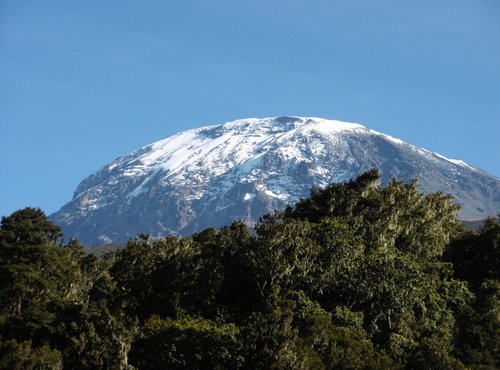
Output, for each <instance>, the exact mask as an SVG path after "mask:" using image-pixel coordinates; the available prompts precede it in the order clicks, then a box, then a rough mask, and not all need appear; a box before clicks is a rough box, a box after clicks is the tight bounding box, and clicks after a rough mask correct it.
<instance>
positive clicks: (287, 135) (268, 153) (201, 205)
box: [53, 117, 500, 243]
mask: <svg viewBox="0 0 500 370" xmlns="http://www.w3.org/2000/svg"><path fill="white" fill-rule="evenodd" d="M373 167H377V168H380V169H381V170H382V175H383V180H384V181H387V180H388V179H389V178H390V177H392V176H396V177H398V178H403V179H406V180H409V179H411V178H413V177H417V176H418V177H419V178H420V184H421V188H422V190H423V191H424V192H433V191H438V190H441V191H447V190H448V191H450V190H451V193H452V194H453V195H455V196H456V197H457V200H458V201H459V202H461V203H462V204H463V205H464V206H465V207H464V210H466V211H467V212H466V213H464V215H465V216H466V217H482V216H484V215H485V214H490V213H491V212H493V211H494V210H495V212H496V211H498V210H499V208H500V207H499V200H498V192H496V194H493V195H495V196H496V198H495V200H494V201H493V202H491V201H489V200H488V199H489V198H488V197H487V196H484V195H482V194H483V193H484V192H481V191H480V189H477V191H474V192H472V193H470V192H467V193H466V192H465V191H464V190H463V189H462V187H463V186H464V184H466V186H467V187H468V189H470V188H471V186H472V187H473V188H474V187H478V186H479V185H478V182H477V181H476V179H477V178H480V179H482V180H481V181H482V182H481V185H482V186H484V184H485V183H487V184H488V185H487V186H489V187H493V188H494V189H497V190H498V187H499V182H498V179H496V178H492V177H489V176H488V175H487V174H485V173H484V172H482V171H480V170H478V169H476V168H473V167H471V166H469V165H467V164H466V163H464V162H462V161H458V160H452V159H448V158H445V157H443V156H441V155H439V154H436V153H432V152H429V151H427V150H425V149H422V148H418V147H416V146H413V145H410V144H407V143H405V142H403V141H401V140H399V139H396V138H393V137H391V136H388V135H385V134H382V133H378V132H376V131H373V130H369V129H367V128H366V127H364V126H363V125H360V124H357V123H348V122H341V121H335V120H327V119H323V118H317V117H273V118H262V119H258V118H247V119H240V120H237V121H232V122H226V123H224V124H220V125H212V126H206V127H201V128H197V129H192V130H188V131H184V132H181V133H178V134H176V135H173V136H170V137H167V138H165V139H162V140H159V141H157V142H155V143H152V144H150V145H147V146H144V147H142V148H140V149H138V150H137V151H135V152H133V153H131V154H129V155H127V156H125V157H122V158H118V159H117V160H115V161H113V162H111V163H110V164H108V165H107V166H104V167H103V168H102V169H101V170H100V171H98V172H97V173H95V174H93V175H91V176H89V177H88V178H86V179H84V180H83V181H82V183H81V184H80V185H79V186H78V188H77V190H76V191H75V195H74V198H73V200H72V201H71V202H69V203H68V204H66V205H65V206H64V207H63V208H62V209H61V210H60V211H59V212H57V213H56V214H54V215H53V219H54V220H55V221H56V222H58V223H59V224H61V225H62V226H63V230H64V231H66V234H68V233H69V235H73V236H76V237H78V238H79V239H81V240H83V241H84V242H87V243H89V242H92V243H93V242H99V241H104V242H109V241H117V240H118V241H122V240H124V239H127V238H129V237H133V236H134V235H135V233H136V232H148V233H151V234H153V235H155V236H156V235H165V234H168V233H174V234H178V233H184V234H186V233H191V232H194V231H200V230H202V229H203V228H205V227H208V226H215V227H218V226H222V225H224V224H228V223H230V222H231V221H232V220H235V219H240V220H243V221H245V222H247V223H249V224H252V223H253V222H255V221H256V220H257V219H258V218H259V217H260V216H262V215H263V214H265V213H267V212H269V211H271V210H273V209H281V208H283V207H284V206H285V205H286V204H291V203H294V202H296V201H297V200H298V199H299V198H300V197H305V196H308V194H309V191H310V189H311V187H313V186H326V185H327V184H329V183H331V182H338V181H345V180H348V179H350V178H353V177H355V176H357V175H358V174H359V173H360V172H363V171H365V170H367V169H369V168H373ZM471 184H473V185H471ZM471 194H473V195H471ZM479 194H481V195H479ZM490 198H491V197H490ZM495 202H496V203H495Z"/></svg>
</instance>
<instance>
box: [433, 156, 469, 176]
mask: <svg viewBox="0 0 500 370" xmlns="http://www.w3.org/2000/svg"><path fill="white" fill-rule="evenodd" d="M432 154H434V155H435V156H436V157H439V158H441V159H444V160H445V161H448V162H450V163H453V164H456V165H458V166H462V167H466V168H468V169H470V170H472V171H476V172H477V169H476V168H474V167H472V166H470V165H468V164H467V163H465V162H464V161H462V160H461V159H451V158H446V157H445V156H444V155H441V154H439V153H432Z"/></svg>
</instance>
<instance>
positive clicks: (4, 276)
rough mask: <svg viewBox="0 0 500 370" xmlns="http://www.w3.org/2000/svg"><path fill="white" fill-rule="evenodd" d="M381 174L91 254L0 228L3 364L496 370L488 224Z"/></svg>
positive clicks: (46, 225) (42, 235)
mask: <svg viewBox="0 0 500 370" xmlns="http://www.w3.org/2000/svg"><path fill="white" fill-rule="evenodd" d="M456 211H457V206H456V205H455V204H454V203H453V200H452V199H451V198H450V197H449V196H445V195H443V194H439V193H436V194H429V195H423V194H421V193H419V191H418V189H417V183H416V182H415V181H414V182H411V183H409V184H405V183H403V182H401V181H397V180H392V181H391V182H389V184H387V185H386V186H382V185H380V182H379V174H378V171H376V170H372V171H369V172H367V173H365V174H362V175H361V176H360V177H358V178H357V179H354V180H352V181H349V182H345V183H340V184H331V185H329V186H327V187H326V188H324V189H319V188H316V189H313V190H312V191H311V196H310V197H309V198H307V199H302V200H300V201H299V202H298V203H297V204H295V205H292V206H290V207H288V208H287V209H286V210H284V211H281V212H275V213H273V214H269V215H266V216H264V217H262V219H261V221H260V222H259V223H258V224H257V225H255V227H254V228H252V229H250V228H248V227H247V226H246V225H244V224H242V223H240V222H234V223H233V224H231V225H229V226H227V227H223V228H221V229H220V230H215V229H207V230H204V231H202V232H200V233H197V234H194V235H192V236H190V237H172V236H169V237H165V238H162V239H158V240H151V238H149V237H148V236H147V235H139V236H138V238H137V239H136V240H131V241H129V243H128V244H127V246H126V247H125V248H123V249H120V250H116V251H112V252H109V253H107V254H106V255H104V256H103V257H97V256H95V255H93V254H91V253H88V252H87V251H86V250H85V249H84V248H82V247H81V246H80V245H79V243H78V241H76V240H70V241H69V242H68V243H67V244H65V245H63V244H62V238H61V233H60V229H59V228H58V227H57V226H56V225H54V224H52V223H51V222H50V221H49V220H48V219H47V218H46V216H45V214H44V213H43V212H42V211H41V210H39V209H34V208H26V209H23V210H20V211H16V212H14V213H13V214H12V215H11V216H8V217H4V218H3V219H2V223H1V228H0V359H1V360H0V368H6V369H42V368H44V369H46V368H48V369H61V368H69V369H102V368H109V369H158V368H172V369H332V368H335V369H467V368H477V369H494V368H498V367H500V355H499V352H498V343H500V338H499V335H500V334H499V333H500V321H499V317H500V315H499V314H500V305H499V302H500V301H499V295H500V281H499V269H498V266H499V258H500V255H499V240H500V225H499V222H498V219H490V220H488V221H487V222H486V223H485V225H484V226H483V227H482V228H481V229H479V230H477V231H465V229H464V228H463V226H462V224H461V222H460V221H458V220H457V219H456V217H455V214H456Z"/></svg>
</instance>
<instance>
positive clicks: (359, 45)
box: [0, 0, 500, 215]
mask: <svg viewBox="0 0 500 370" xmlns="http://www.w3.org/2000/svg"><path fill="white" fill-rule="evenodd" d="M278 115H302V116H307V115H311V116H319V117H325V118H332V119H338V120H345V121H351V122H359V123H362V124H364V125H365V126H367V127H368V128H371V129H374V130H377V131H381V132H384V133H386V134H390V135H392V136H395V137H398V138H401V139H403V140H405V141H407V142H410V143H412V144H415V145H419V146H422V147H424V148H427V149H429V150H432V151H436V152H438V153H441V154H443V155H445V156H447V157H452V158H460V159H463V160H465V161H466V162H468V163H470V164H472V165H475V166H478V167H480V168H482V169H484V170H486V171H488V172H490V173H491V174H493V175H496V176H500V160H499V159H500V145H499V141H500V1H498V0H419V1H401V0H393V1H389V0H378V1H373V0H357V1H353V0H345V1H337V0H325V1H315V0H304V1H294V0H286V1H285V0H282V1H272V0H265V1H264V0H262V1H261V0H252V1H236V0H232V1H229V0H227V1H222V0H212V1H207V0H200V1H190V0H179V1H177V0H166V1H149V0H141V1H137V0H133V1H132V0H106V1H102V0H71V1H68V0H60V1H56V0H46V1H42V0H23V1H19V0H0V171H1V173H0V215H8V214H10V213H11V212H13V211H14V210H16V209H19V208H23V207H26V206H37V207H41V208H42V209H43V210H45V212H47V213H49V214H50V213H52V212H54V211H56V210H57V209H59V208H60V207H61V206H62V205H63V204H64V203H66V202H67V201H69V200H70V199H71V197H72V194H73V191H74V189H75V188H76V186H77V184H78V183H79V182H80V180H82V179H83V178H84V177H85V176H87V175H89V174H91V173H93V172H95V171H96V170H98V169H99V168H100V167H101V166H103V165H105V164H106V163H108V162H110V161H112V160H113V159H115V158H116V157H119V156H122V155H125V154H127V153H129V152H131V151H132V150H134V149H136V148H138V147H140V146H142V145H146V144H149V143H151V142H153V141H156V140H158V139H160V138H162V137H165V136H169V135H171V134H173V133H176V132H179V131H182V130H185V129H188V128H194V127H197V126H201V125H206V124H215V123H221V122H225V121H230V120H234V119H238V118H244V117H266V116H278Z"/></svg>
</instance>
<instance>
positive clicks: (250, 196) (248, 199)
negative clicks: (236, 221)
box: [243, 193, 255, 202]
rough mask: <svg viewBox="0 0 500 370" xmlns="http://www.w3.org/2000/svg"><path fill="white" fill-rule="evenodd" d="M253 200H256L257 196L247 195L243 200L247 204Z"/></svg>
mask: <svg viewBox="0 0 500 370" xmlns="http://www.w3.org/2000/svg"><path fill="white" fill-rule="evenodd" d="M253 198H255V194H250V193H246V194H245V195H244V196H243V200H244V201H245V202H249V201H251V200H252V199H253Z"/></svg>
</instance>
